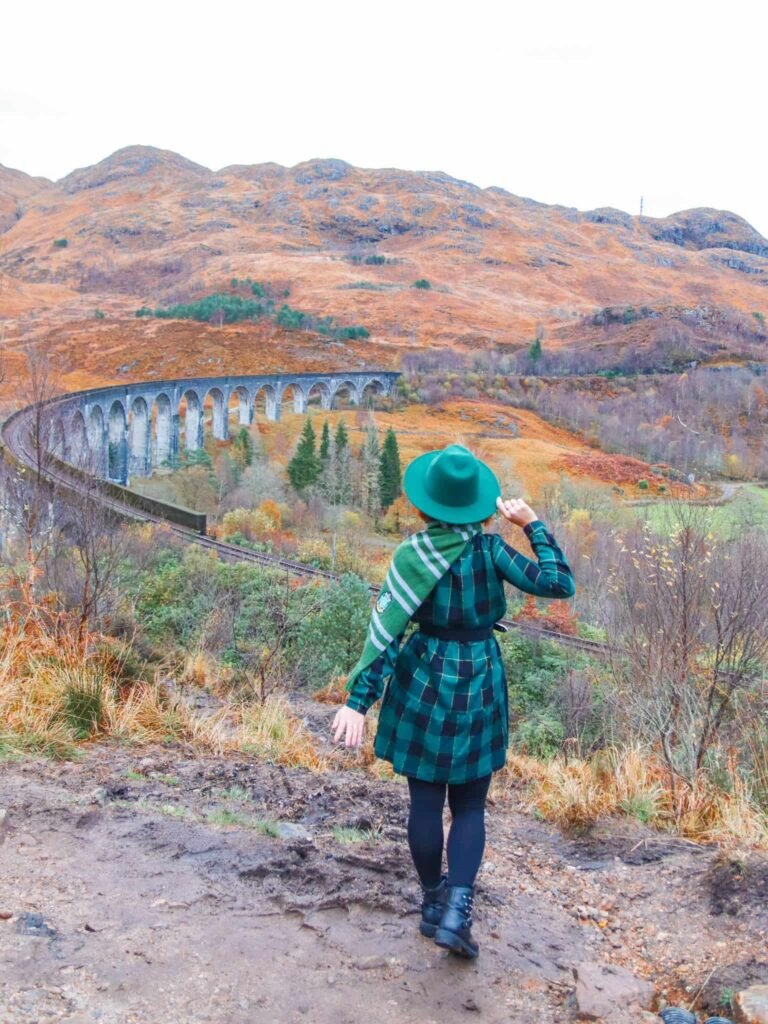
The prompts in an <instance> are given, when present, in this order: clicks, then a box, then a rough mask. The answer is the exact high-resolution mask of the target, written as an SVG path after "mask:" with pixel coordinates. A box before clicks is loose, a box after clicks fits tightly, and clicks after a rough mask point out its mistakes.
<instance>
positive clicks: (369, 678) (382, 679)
mask: <svg viewBox="0 0 768 1024" xmlns="http://www.w3.org/2000/svg"><path fill="white" fill-rule="evenodd" d="M404 633H405V630H403V631H402V633H399V634H398V635H397V636H396V637H395V639H394V640H393V641H392V642H391V643H390V644H388V645H387V647H386V648H385V649H384V650H383V651H382V652H381V654H380V655H379V656H378V658H376V659H375V660H374V661H372V662H371V664H370V665H369V666H368V668H366V669H363V671H362V672H361V673H360V675H359V676H358V677H357V679H355V681H354V682H353V683H352V688H351V690H350V692H349V697H347V701H346V704H347V707H348V708H352V710H353V711H359V712H360V713H361V714H362V715H364V714H365V713H366V711H367V710H368V708H370V707H371V706H372V705H373V704H375V703H376V701H377V700H379V698H380V697H381V696H382V694H383V693H384V684H385V683H386V681H387V678H388V677H389V676H390V675H392V673H393V672H394V669H395V661H396V660H397V653H398V651H399V649H400V642H401V641H402V639H403V635H404Z"/></svg>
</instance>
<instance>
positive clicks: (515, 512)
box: [496, 498, 538, 526]
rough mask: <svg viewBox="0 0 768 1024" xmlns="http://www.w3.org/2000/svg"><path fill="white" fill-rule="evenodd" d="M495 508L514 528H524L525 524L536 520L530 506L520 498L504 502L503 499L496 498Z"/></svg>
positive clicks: (536, 517)
mask: <svg viewBox="0 0 768 1024" xmlns="http://www.w3.org/2000/svg"><path fill="white" fill-rule="evenodd" d="M496 508H497V509H498V510H499V512H501V514H502V515H503V516H504V518H505V519H508V520H509V521H510V523H514V524H515V525H516V526H525V525H526V524H527V523H532V522H533V521H534V519H538V516H537V515H536V513H535V512H534V511H533V509H532V508H531V506H530V505H527V504H526V503H525V502H524V501H523V499H522V498H508V499H507V500H506V501H504V499H503V498H497V499H496Z"/></svg>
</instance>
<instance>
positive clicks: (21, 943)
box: [0, 744, 768, 1024]
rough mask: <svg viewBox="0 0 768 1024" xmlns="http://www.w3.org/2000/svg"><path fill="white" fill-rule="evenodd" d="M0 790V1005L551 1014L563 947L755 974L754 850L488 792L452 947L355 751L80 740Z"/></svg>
mask: <svg viewBox="0 0 768 1024" xmlns="http://www.w3.org/2000/svg"><path fill="white" fill-rule="evenodd" d="M0 808H5V811H6V814H5V818H4V821H2V822H0V1022H2V1024H45V1022H53V1021H67V1022H68V1024H86V1022H87V1024H92V1022H100V1024H157V1022H160V1021H162V1022H163V1024H198V1022H203V1021H211V1022H217V1024H240V1022H243V1024H244V1022H246V1021H247V1022H258V1024H261V1022H272V1021H275V1022H277V1021H280V1022H281V1024H292V1022H294V1021H296V1022H298V1021H312V1022H316V1024H325V1022H329V1024H330V1022H334V1024H346V1022H349V1024H352V1022H358V1021H360V1020H361V1019H363V1016H365V1019H368V1020H373V1021H377V1022H378V1021H390V1020H391V1021H395V1020H397V1021H399V1022H404V1024H409V1022H416V1021H418V1022H419V1024H429V1022H430V1021H434V1022H440V1024H446V1022H447V1024H451V1022H454V1021H467V1020H472V1019H477V1020H480V1019H482V1020H483V1021H485V1022H488V1024H497V1022H499V1024H500V1022H502V1021H503V1022H510V1021H525V1020H535V1021H536V1022H537V1024H562V1022H564V1021H568V1020H571V1019H572V1018H573V1015H574V1012H575V1011H574V1004H573V989H574V981H573V972H572V968H573V966H574V965H575V964H577V963H580V962H584V961H588V962H597V963H615V964H623V965H625V966H627V967H629V968H630V969H631V970H632V971H633V972H634V973H636V974H639V975H643V976H645V977H648V978H651V979H652V980H653V981H654V982H655V983H656V984H657V986H658V991H659V992H660V993H663V992H664V991H667V992H669V993H670V994H672V993H674V994H679V993H680V992H682V991H683V990H684V989H685V988H686V987H687V988H688V989H689V990H690V991H691V992H695V991H696V989H697V988H698V987H699V986H700V985H701V983H702V982H703V981H704V980H705V978H706V977H707V975H708V974H710V972H713V973H712V977H711V978H710V981H709V982H708V983H707V984H708V988H705V991H704V993H703V996H702V997H701V998H700V1001H699V1004H698V1005H699V1006H702V1004H703V1003H706V1001H707V1000H709V1002H710V1005H712V1007H713V1008H714V1006H715V1002H716V999H717V998H719V994H718V985H719V984H722V983H721V982H720V981H719V979H720V977H721V975H722V976H723V977H725V975H723V971H724V970H725V969H726V968H728V969H730V970H731V975H733V972H734V971H736V973H737V974H738V975H739V979H740V980H741V979H743V978H744V977H748V976H749V975H750V972H752V973H753V974H754V973H755V972H756V973H757V975H758V976H759V975H761V974H762V975H765V971H764V967H765V965H762V967H761V966H760V963H759V959H760V958H759V956H758V957H756V954H755V951H756V950H763V949H764V948H765V945H766V936H767V935H768V908H767V907H766V897H767V896H768V885H766V881H768V869H766V866H765V864H763V863H756V862H752V861H750V866H749V869H748V870H746V869H745V870H741V868H740V867H739V866H738V865H739V864H742V863H743V862H735V861H727V860H723V859H722V858H720V859H719V860H718V858H717V855H716V852H715V851H707V850H704V851H702V850H697V849H695V848H693V847H690V846H688V845H687V844H684V843H679V842H675V841H671V840H661V839H659V838H658V837H652V838H650V839H649V840H648V841H643V837H642V835H640V834H638V833H636V832H635V833H632V834H629V833H625V834H619V833H616V832H615V831H613V832H607V833H602V834H600V835H594V836H592V837H590V839H589V840H588V841H586V840H583V841H580V842H579V841H569V840H566V839H564V838H562V837H561V836H560V835H559V833H557V832H556V831H555V830H553V829H551V828H549V827H547V826H545V825H543V824H540V823H538V822H536V821H535V820H533V819H532V818H530V817H529V816H527V815H525V814H524V813H522V812H520V811H518V810H516V809H515V808H514V807H513V806H510V805H509V804H508V803H505V804H504V805H499V804H496V805H495V806H489V812H488V845H487V850H486V859H485V863H484V865H483V867H482V869H481V874H480V876H479V878H478V886H477V900H476V924H475V927H474V932H475V935H476V938H477V939H478V941H479V942H480V947H481V952H480V957H479V959H478V960H477V961H472V962H467V961H463V960H460V959H458V958H456V957H454V956H452V955H451V954H450V953H448V952H446V951H444V950H441V949H440V948H439V947H437V946H435V945H434V943H433V942H432V941H431V940H429V939H425V938H423V937H422V936H421V935H420V934H419V933H418V930H417V929H418V919H419V917H418V900H419V889H418V886H417V883H416V880H415V875H414V873H413V867H412V864H411V861H410V857H409V854H408V850H407V845H406V838H405V814H406V808H407V790H406V788H405V786H404V785H402V784H398V783H397V782H395V783H393V782H383V781H382V782H379V781H376V780H374V779H372V778H371V777H370V776H368V775H366V774H365V773H364V772H363V771H361V770H360V769H349V770H340V771H335V772H332V773H326V774H323V775H318V774H312V773H310V772H307V771H301V770H295V769H293V770H287V769H283V768H280V767H278V766H273V765H265V764H258V763H255V762H254V761H252V760H248V759H245V758H243V759H233V758H218V757H202V758H201V757H196V758H195V757H191V756H185V755H184V754H183V753H181V752H179V751H178V749H175V750H169V749H168V748H166V747H153V748H142V749H141V750H137V749H135V748H127V747H120V746H116V745H114V744H99V745H93V746H90V747H88V748H86V751H85V755H84V757H83V759H82V760H81V761H79V762H68V763H54V762H50V761H46V760H43V759H38V758H34V759H28V760H24V761H19V762H12V763H11V762H6V763H4V764H0ZM0 817H2V815H1V814H0ZM445 820H446V826H447V824H448V822H449V816H448V811H447V809H446V819H445ZM264 821H269V822H277V825H274V824H268V825H266V826H264V825H263V824H262V825H259V824H258V823H259V822H262V823H263V822H264ZM264 828H266V829H267V832H264V831H263V829H264ZM334 829H336V830H338V829H357V830H369V831H368V838H367V839H366V840H364V841H356V842H350V841H345V839H346V840H348V839H349V838H350V837H351V836H355V835H358V834H359V833H346V832H339V831H336V832H334ZM273 833H277V834H273ZM734 865H736V866H735V867H734ZM740 871H741V874H739V872H740ZM761 886H762V887H763V888H762V889H761ZM713 968H714V971H713ZM718 972H719V973H718ZM758 980H759V979H758Z"/></svg>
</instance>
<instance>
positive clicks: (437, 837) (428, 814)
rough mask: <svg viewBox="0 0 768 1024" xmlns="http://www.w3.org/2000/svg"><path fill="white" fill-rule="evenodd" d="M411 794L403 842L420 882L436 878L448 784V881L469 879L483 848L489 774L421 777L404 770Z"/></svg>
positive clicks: (428, 882) (455, 882)
mask: <svg viewBox="0 0 768 1024" xmlns="http://www.w3.org/2000/svg"><path fill="white" fill-rule="evenodd" d="M407 778H408V788H409V790H410V794H411V808H410V813H409V815H408V845H409V846H410V848H411V856H412V857H413V863H414V864H415V866H416V871H417V873H418V876H419V879H420V880H421V884H422V885H424V886H426V887H427V888H430V889H431V888H434V887H435V886H436V885H438V884H439V882H440V876H441V869H442V862H443V805H444V803H445V792H446V789H447V790H448V806H449V807H450V809H451V827H450V830H449V832H448V844H447V848H446V853H447V856H448V885H473V884H474V881H475V876H476V875H477V872H478V870H479V868H480V862H481V861H482V859H483V850H484V848H485V798H486V796H487V795H488V787H489V785H490V783H491V776H490V775H484V776H483V777H482V778H480V779H474V780H473V781H472V782H462V783H445V782H424V781H422V780H421V779H415V778H413V777H412V776H410V775H409V776H407Z"/></svg>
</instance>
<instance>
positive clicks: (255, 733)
mask: <svg viewBox="0 0 768 1024" xmlns="http://www.w3.org/2000/svg"><path fill="white" fill-rule="evenodd" d="M38 611H39V610H36V609H32V610H31V611H28V612H27V614H25V615H21V614H16V615H10V616H9V617H8V618H7V619H6V622H5V624H4V625H3V627H2V629H0V721H2V722H3V731H2V735H0V756H2V757H9V756H14V755H15V754H16V753H18V752H20V751H39V752H41V753H46V754H48V755H50V756H53V757H61V758H66V757H73V756H75V755H76V752H77V749H78V746H79V745H80V744H82V743H83V742H87V741H92V740H97V739H104V738H106V737H112V738H114V739H119V740H123V741H128V742H133V743H151V742H174V743H184V744H186V745H187V746H188V747H189V748H190V750H191V751H193V752H194V751H201V752H202V751H205V752H210V753H215V754H224V753H226V752H227V751H232V750H236V751H241V752H243V753H251V754H253V755H255V756H256V757H258V758H260V759H264V760H269V761H272V762H274V763H276V764H284V765H288V766H290V767H303V768H310V769H312V770H315V771H323V770H325V768H326V767H327V761H326V759H325V758H323V757H321V756H320V755H319V754H318V752H317V750H316V748H315V745H314V743H313V740H312V737H311V735H310V733H309V732H308V730H307V729H306V728H305V727H304V725H303V724H302V723H301V721H300V720H299V719H298V718H296V716H295V715H294V714H293V713H292V711H291V709H290V706H289V704H288V702H287V701H286V700H285V698H284V697H282V696H279V695H271V696H269V697H268V698H267V699H266V700H265V701H263V702H261V703H255V704H250V703H231V702H227V701H224V702H223V703H222V704H221V706H220V707H218V708H217V709H216V710H215V711H214V712H212V713H201V712H199V711H197V710H195V709H194V708H192V707H191V706H190V705H189V704H188V703H187V702H186V700H185V699H184V697H183V695H182V694H181V693H179V692H171V691H169V689H168V687H167V686H166V684H165V683H164V682H163V681H162V679H161V678H159V677H157V678H155V679H154V680H152V681H147V680H145V679H141V678H137V677H136V672H135V666H131V667H130V671H126V662H127V659H128V658H129V656H130V649H125V650H124V651H121V648H120V646H119V645H117V644H116V643H115V642H113V641H112V640H110V638H108V637H103V636H101V635H99V634H93V635H89V636H86V637H85V638H84V641H83V642H81V641H80V640H79V639H78V637H77V634H76V631H75V630H74V629H71V628H69V624H68V623H67V621H66V620H65V619H54V618H53V617H51V616H50V615H45V616H44V615H41V614H38ZM183 677H184V678H185V679H186V681H187V682H191V683H193V684H195V685H197V686H207V687H209V688H211V689H216V688H217V687H219V688H220V687H222V686H224V684H226V679H224V677H223V676H222V673H221V672H220V671H218V669H217V666H216V664H215V662H214V661H213V660H212V659H210V658H209V657H208V656H207V655H203V654H194V655H190V657H189V658H188V659H187V663H186V665H185V667H184V673H183Z"/></svg>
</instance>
